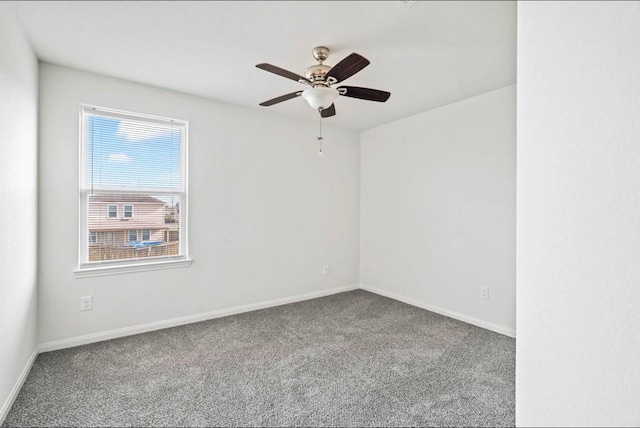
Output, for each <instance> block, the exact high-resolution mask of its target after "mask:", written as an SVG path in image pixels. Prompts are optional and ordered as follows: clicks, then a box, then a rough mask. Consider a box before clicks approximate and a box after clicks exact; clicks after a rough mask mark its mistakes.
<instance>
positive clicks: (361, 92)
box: [338, 86, 391, 103]
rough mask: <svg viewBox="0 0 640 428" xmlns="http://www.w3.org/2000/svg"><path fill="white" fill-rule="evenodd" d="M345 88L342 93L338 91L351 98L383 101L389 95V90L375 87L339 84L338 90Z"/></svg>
mask: <svg viewBox="0 0 640 428" xmlns="http://www.w3.org/2000/svg"><path fill="white" fill-rule="evenodd" d="M340 89H346V90H347V92H345V93H344V94H343V93H342V91H340V92H341V93H340V95H344V96H345V97H351V98H359V99H361V100H368V101H378V102H381V103H383V102H385V101H387V100H388V99H389V97H390V96H391V92H387V91H379V90H377V89H369V88H359V87H357V86H340V87H339V88H338V90H340Z"/></svg>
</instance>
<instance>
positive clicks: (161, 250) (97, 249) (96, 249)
mask: <svg viewBox="0 0 640 428" xmlns="http://www.w3.org/2000/svg"><path fill="white" fill-rule="evenodd" d="M178 254H180V243H179V242H169V243H166V244H161V245H152V246H150V247H144V248H133V247H111V246H106V245H92V246H90V247H89V261H90V262H98V261H105V260H122V259H141V258H145V257H158V256H177V255H178Z"/></svg>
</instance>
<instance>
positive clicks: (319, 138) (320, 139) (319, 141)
mask: <svg viewBox="0 0 640 428" xmlns="http://www.w3.org/2000/svg"><path fill="white" fill-rule="evenodd" d="M322 140H323V138H322V116H320V136H319V137H318V144H319V145H320V151H319V152H318V155H320V156H322Z"/></svg>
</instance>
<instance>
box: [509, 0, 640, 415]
mask: <svg viewBox="0 0 640 428" xmlns="http://www.w3.org/2000/svg"><path fill="white" fill-rule="evenodd" d="M639 44H640V3H638V2H521V3H520V4H519V5H518V180H517V184H518V201H517V210H518V219H517V220H518V228H517V241H518V245H517V254H518V257H517V266H518V269H517V283H518V304H517V325H518V341H517V351H516V358H517V363H516V423H517V425H519V426H550V425H554V426H640V50H639V49H638V46H639Z"/></svg>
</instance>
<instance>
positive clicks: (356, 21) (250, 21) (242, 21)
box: [12, 0, 516, 130]
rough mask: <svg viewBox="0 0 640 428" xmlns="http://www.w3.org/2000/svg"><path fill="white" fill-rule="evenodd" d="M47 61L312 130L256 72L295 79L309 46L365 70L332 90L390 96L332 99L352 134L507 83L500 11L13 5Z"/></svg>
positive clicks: (509, 15) (510, 38) (508, 4)
mask: <svg viewBox="0 0 640 428" xmlns="http://www.w3.org/2000/svg"><path fill="white" fill-rule="evenodd" d="M12 6H13V7H14V9H15V12H16V14H17V16H18V19H19V21H20V22H21V23H22V25H23V27H24V30H25V32H26V34H27V37H28V38H29V40H30V41H31V43H32V45H33V47H34V49H35V51H36V54H37V56H38V57H39V58H40V59H41V60H43V61H47V62H51V63H54V64H60V65H64V66H68V67H72V68H76V69H80V70H86V71H91V72H95V73H100V74H104V75H108V76H114V77H119V78H122V79H127V80H131V81H135V82H141V83H146V84H150V85H154V86H158V87H162V88H167V89H172V90H176V91H180V92H185V93H189V94H195V95H199V96H203V97H208V98H212V99H215V100H219V101H224V102H228V103H232V104H236V105H241V106H247V107H250V108H256V109H261V110H263V111H269V112H271V113H274V114H281V115H286V116H289V117H296V118H300V119H304V120H314V121H315V120H317V118H318V113H317V112H316V111H314V110H313V109H312V108H311V107H309V106H308V105H307V104H306V102H305V101H304V99H302V98H301V97H299V98H296V99H293V100H289V101H285V102H283V103H280V104H277V105H274V106H271V107H260V106H258V104H259V103H260V102H262V101H265V100H267V99H271V98H274V97H276V96H279V95H283V94H286V93H290V92H294V91H296V90H298V89H304V88H305V86H304V85H302V84H300V83H297V82H294V81H292V80H288V79H285V78H283V77H280V76H277V75H275V74H271V73H268V72H265V71H263V70H260V69H258V68H256V67H255V65H256V64H258V63H261V62H267V63H270V64H273V65H276V66H278V67H281V68H284V69H287V70H290V71H293V72H295V73H297V74H302V75H304V71H305V69H306V67H308V66H309V65H312V64H315V63H316V62H315V60H314V59H313V57H312V56H311V49H312V48H313V47H314V46H318V45H324V46H327V47H329V48H330V49H331V55H330V56H329V59H328V60H327V61H326V62H325V63H326V64H328V65H335V64H336V63H337V62H338V61H340V60H341V59H343V58H344V57H346V56H347V55H348V54H350V53H352V52H357V53H359V54H360V55H362V56H364V57H365V58H367V59H369V60H370V61H371V64H370V65H369V66H368V67H366V68H365V69H363V70H362V71H360V72H359V73H358V74H356V75H354V76H352V77H351V78H349V79H348V80H346V81H344V84H346V85H352V86H363V87H369V88H374V89H382V90H386V91H389V92H391V98H390V99H389V100H388V101H387V102H386V103H377V102H371V101H364V100H358V99H353V98H347V97H339V99H338V100H336V103H335V105H336V110H337V115H336V116H334V117H332V118H328V119H326V122H325V123H328V124H329V123H330V124H333V125H335V126H339V127H343V128H349V129H355V130H362V129H367V128H371V127H374V126H377V125H381V124H384V123H387V122H390V121H393V120H397V119H400V118H403V117H407V116H410V115H413V114H416V113H420V112H423V111H425V110H429V109H432V108H436V107H439V106H442V105H446V104H450V103H452V102H455V101H459V100H461V99H464V98H468V97H472V96H475V95H479V94H482V93H484V92H488V91H491V90H494V89H498V88H501V87H503V86H506V85H510V84H513V83H515V81H516V3H515V2H512V1H487V2H484V1H460V2H453V1H451V2H449V1H412V2H409V3H407V4H405V2H403V1H401V0H394V1H319V2H311V1H304V2H302V1H299V2H294V1H278V2H275V1H273V2H272V1H257V2H249V1H228V2H224V1H195V2H190V1H129V2H97V1H87V2H84V1H69V2H56V1H53V2H50V1H44V2H35V1H34V2H13V3H12Z"/></svg>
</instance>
